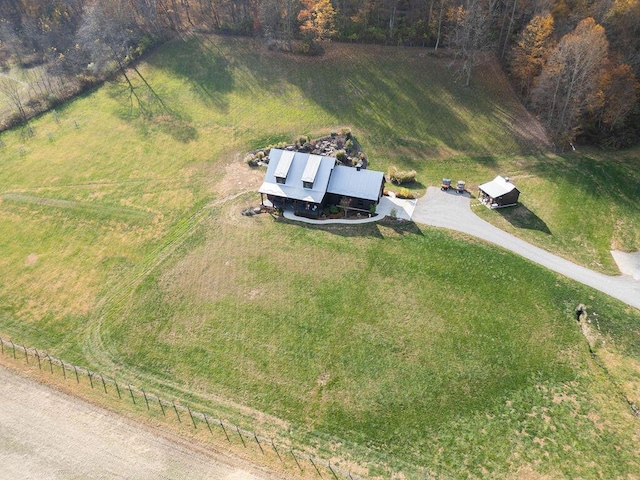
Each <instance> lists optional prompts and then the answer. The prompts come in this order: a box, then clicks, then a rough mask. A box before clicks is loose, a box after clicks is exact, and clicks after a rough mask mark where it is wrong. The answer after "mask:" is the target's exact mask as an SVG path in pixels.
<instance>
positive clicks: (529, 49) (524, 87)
mask: <svg viewBox="0 0 640 480" xmlns="http://www.w3.org/2000/svg"><path fill="white" fill-rule="evenodd" d="M552 33H553V17H552V16H551V14H546V15H544V16H542V15H536V16H535V17H533V18H532V19H531V21H530V22H529V23H528V24H527V26H526V27H525V28H524V29H523V30H522V32H521V33H520V35H518V39H517V41H516V44H515V45H514V47H513V49H512V51H511V57H510V62H509V64H510V71H511V75H512V77H513V79H514V80H515V81H516V83H517V85H518V87H519V89H520V93H521V94H522V95H523V96H524V97H525V98H528V97H529V93H530V91H531V86H532V85H533V80H534V79H535V78H536V77H538V76H539V75H540V73H541V72H542V67H543V66H544V64H545V61H546V59H547V56H548V55H549V52H550V50H551V47H552V41H553V39H552V37H551V34H552Z"/></svg>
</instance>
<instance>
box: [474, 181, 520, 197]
mask: <svg viewBox="0 0 640 480" xmlns="http://www.w3.org/2000/svg"><path fill="white" fill-rule="evenodd" d="M479 188H480V190H482V191H483V192H484V193H486V194H487V195H489V196H490V197H491V198H498V197H501V196H503V195H506V194H507V193H509V192H511V191H513V190H518V189H517V188H516V186H515V185H514V184H513V183H511V182H510V181H508V180H506V179H505V178H504V177H501V176H500V175H498V176H497V177H496V178H494V179H493V180H491V181H490V182H487V183H483V184H482V185H480V187H479ZM518 192H519V190H518Z"/></svg>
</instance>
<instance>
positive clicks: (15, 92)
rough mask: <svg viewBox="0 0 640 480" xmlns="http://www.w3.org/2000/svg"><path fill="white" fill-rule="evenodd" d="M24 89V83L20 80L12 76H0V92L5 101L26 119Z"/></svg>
mask: <svg viewBox="0 0 640 480" xmlns="http://www.w3.org/2000/svg"><path fill="white" fill-rule="evenodd" d="M25 89H26V85H25V84H23V83H22V82H19V81H17V80H14V79H13V78H9V77H5V76H1V77H0V94H2V95H3V96H4V97H5V98H6V99H7V101H8V102H9V103H10V104H11V106H12V107H14V108H15V109H16V110H17V111H18V115H20V117H21V118H22V120H24V121H25V122H26V121H27V113H26V112H25V109H24V103H23V98H22V96H23V92H24V90H25Z"/></svg>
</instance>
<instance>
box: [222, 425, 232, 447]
mask: <svg viewBox="0 0 640 480" xmlns="http://www.w3.org/2000/svg"><path fill="white" fill-rule="evenodd" d="M220 426H221V427H222V431H223V432H224V436H225V437H227V442H229V443H231V439H230V438H229V434H228V433H227V429H226V428H224V424H223V423H222V420H220Z"/></svg>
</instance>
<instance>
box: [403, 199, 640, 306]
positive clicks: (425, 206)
mask: <svg viewBox="0 0 640 480" xmlns="http://www.w3.org/2000/svg"><path fill="white" fill-rule="evenodd" d="M411 218H412V220H413V221H415V222H417V223H423V224H426V225H432V226H435V227H444V228H448V229H451V230H457V231H459V232H463V233H467V234H469V235H473V236H475V237H478V238H481V239H483V240H486V241H488V242H491V243H495V244H496V245H500V246H501V247H504V248H506V249H507V250H511V251H512V252H514V253H517V254H518V255H521V256H523V257H525V258H528V259H529V260H531V261H533V262H535V263H537V264H539V265H542V266H543V267H546V268H548V269H550V270H553V271H554V272H557V273H560V274H561V275H564V276H565V277H568V278H571V279H573V280H576V281H578V282H580V283H583V284H585V285H588V286H590V287H592V288H595V289H596V290H600V291H601V292H604V293H606V294H608V295H610V296H612V297H614V298H617V299H618V300H621V301H623V302H625V303H626V304H627V305H631V306H632V307H635V308H640V281H638V280H634V279H633V277H630V276H622V275H621V276H617V277H611V276H608V275H603V274H601V273H597V272H594V271H593V270H589V269H588V268H584V267H581V266H580V265H576V264H575V263H572V262H570V261H568V260H565V259H564V258H561V257H558V256H557V255H553V254H552V253H549V252H547V251H546V250H543V249H541V248H538V247H535V246H533V245H531V244H530V243H527V242H525V241H524V240H520V239H519V238H517V237H515V236H513V235H511V234H509V233H507V232H505V231H503V230H500V229H499V228H496V227H494V226H493V225H491V224H490V223H488V222H485V221H484V220H482V219H481V218H480V217H478V216H477V215H475V214H474V213H473V212H472V211H471V207H470V198H469V195H468V194H466V195H458V194H457V193H450V192H441V191H440V189H439V188H436V187H429V188H428V189H427V193H426V195H425V196H424V197H422V198H420V199H418V203H417V205H416V208H415V210H414V211H413V216H412V217H411Z"/></svg>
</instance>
